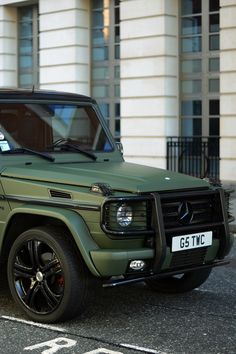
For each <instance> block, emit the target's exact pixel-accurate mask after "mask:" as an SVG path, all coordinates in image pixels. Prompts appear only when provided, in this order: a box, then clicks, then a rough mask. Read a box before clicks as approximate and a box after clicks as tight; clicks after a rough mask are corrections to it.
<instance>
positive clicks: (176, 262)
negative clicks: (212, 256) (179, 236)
mask: <svg viewBox="0 0 236 354" xmlns="http://www.w3.org/2000/svg"><path fill="white" fill-rule="evenodd" d="M206 252H207V248H206V247H205V248H200V249H194V250H188V251H181V252H175V253H173V255H172V261H171V264H170V268H180V267H186V266H193V265H197V264H203V263H204V260H205V256H206Z"/></svg>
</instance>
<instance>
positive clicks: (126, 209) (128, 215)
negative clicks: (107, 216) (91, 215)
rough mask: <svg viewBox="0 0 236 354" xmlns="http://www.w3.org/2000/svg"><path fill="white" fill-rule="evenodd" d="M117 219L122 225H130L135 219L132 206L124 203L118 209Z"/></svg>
mask: <svg viewBox="0 0 236 354" xmlns="http://www.w3.org/2000/svg"><path fill="white" fill-rule="evenodd" d="M116 220H117V222H118V224H119V225H120V226H122V227H126V226H129V225H130V224H131V223H132V220H133V212H132V208H131V207H130V206H129V205H127V204H122V205H121V206H120V207H119V208H118V209H117V214H116Z"/></svg>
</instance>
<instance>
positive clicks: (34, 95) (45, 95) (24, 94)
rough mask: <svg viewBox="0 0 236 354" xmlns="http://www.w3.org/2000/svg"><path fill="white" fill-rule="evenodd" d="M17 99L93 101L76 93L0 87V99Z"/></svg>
mask: <svg viewBox="0 0 236 354" xmlns="http://www.w3.org/2000/svg"><path fill="white" fill-rule="evenodd" d="M16 99H17V100H18V99H36V100H38V99H39V100H59V101H76V102H78V101H79V102H91V103H94V102H95V101H94V100H93V99H92V98H91V97H89V96H85V95H78V94H76V93H69V92H60V91H47V90H36V89H34V88H32V89H31V90H29V89H8V88H1V89H0V100H16Z"/></svg>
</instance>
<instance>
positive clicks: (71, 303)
mask: <svg viewBox="0 0 236 354" xmlns="http://www.w3.org/2000/svg"><path fill="white" fill-rule="evenodd" d="M62 231H63V232H62ZM70 237H71V235H68V234H67V233H66V232H65V230H64V229H63V230H61V229H58V228H54V227H41V228H35V229H31V230H28V231H26V232H24V233H22V234H21V235H20V236H19V237H18V238H17V239H16V241H15V242H14V244H13V246H12V248H11V251H10V255H9V259H8V282H9V286H10V290H11V293H12V296H13V298H14V300H15V301H16V302H17V304H18V305H20V307H21V308H22V309H23V310H24V311H25V312H26V313H27V315H28V316H29V317H30V318H31V319H33V320H35V321H40V322H47V323H52V322H58V321H63V320H66V319H70V318H72V317H74V316H76V315H78V314H79V313H80V312H82V310H83V309H84V302H85V298H86V293H87V285H88V276H87V272H86V268H85V265H84V263H83V261H82V260H81V257H80V255H79V254H78V253H77V252H75V250H74V247H73V246H72V245H71V244H70V242H68V240H66V238H70Z"/></svg>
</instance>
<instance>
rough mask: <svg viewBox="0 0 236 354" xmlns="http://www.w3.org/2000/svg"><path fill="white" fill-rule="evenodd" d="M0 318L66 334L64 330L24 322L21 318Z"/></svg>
mask: <svg viewBox="0 0 236 354" xmlns="http://www.w3.org/2000/svg"><path fill="white" fill-rule="evenodd" d="M1 318H3V319H4V320H8V321H13V322H19V323H25V324H27V325H31V326H35V327H39V328H45V329H50V330H53V331H56V332H61V333H67V330H66V329H64V328H61V327H56V326H51V325H47V324H42V323H38V322H33V321H26V320H23V319H21V318H16V317H11V316H1Z"/></svg>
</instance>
